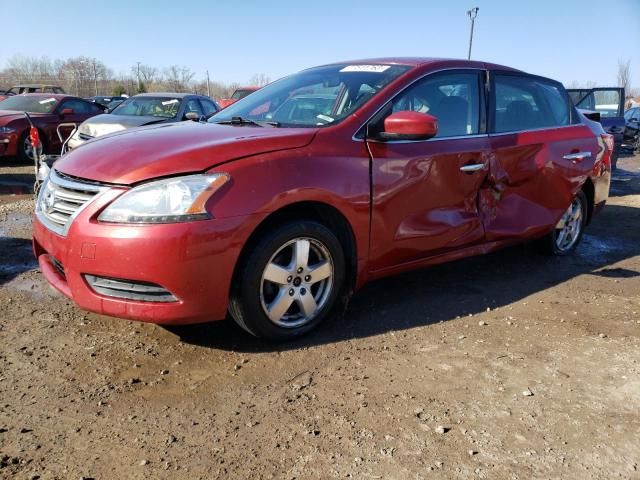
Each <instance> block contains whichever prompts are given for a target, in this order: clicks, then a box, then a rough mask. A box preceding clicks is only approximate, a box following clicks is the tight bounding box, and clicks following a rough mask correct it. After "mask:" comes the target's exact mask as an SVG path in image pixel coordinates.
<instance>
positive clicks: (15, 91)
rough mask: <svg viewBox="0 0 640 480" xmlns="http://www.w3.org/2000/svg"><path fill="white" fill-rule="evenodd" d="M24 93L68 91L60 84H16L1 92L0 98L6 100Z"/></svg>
mask: <svg viewBox="0 0 640 480" xmlns="http://www.w3.org/2000/svg"><path fill="white" fill-rule="evenodd" d="M22 93H66V92H65V91H64V88H62V87H59V86H58V85H44V84H35V83H34V84H27V85H15V86H13V87H11V88H10V89H9V90H7V91H6V92H4V93H1V94H0V100H4V99H5V98H7V97H10V96H11V95H20V94H22Z"/></svg>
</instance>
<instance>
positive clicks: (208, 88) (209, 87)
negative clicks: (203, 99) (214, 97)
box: [207, 70, 211, 98]
mask: <svg viewBox="0 0 640 480" xmlns="http://www.w3.org/2000/svg"><path fill="white" fill-rule="evenodd" d="M207 97H209V98H211V83H210V82H209V70H207Z"/></svg>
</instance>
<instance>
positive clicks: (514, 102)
mask: <svg viewBox="0 0 640 480" xmlns="http://www.w3.org/2000/svg"><path fill="white" fill-rule="evenodd" d="M570 112H571V106H570V104H569V99H568V97H567V95H566V93H565V90H564V88H563V87H562V86H561V85H560V84H558V83H555V82H552V81H546V80H544V79H539V78H534V77H526V76H516V75H496V76H495V82H494V102H493V123H494V128H493V131H494V132H496V133H503V132H516V131H520V130H532V129H537V128H553V127H561V126H564V125H569V124H570V122H571V114H570Z"/></svg>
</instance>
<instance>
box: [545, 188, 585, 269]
mask: <svg viewBox="0 0 640 480" xmlns="http://www.w3.org/2000/svg"><path fill="white" fill-rule="evenodd" d="M586 224H587V196H586V195H585V194H584V192H583V191H582V190H580V191H579V192H578V194H577V195H576V196H575V198H574V199H573V201H572V202H571V205H569V208H567V211H566V212H564V214H563V215H562V218H560V221H559V222H558V223H557V224H556V226H555V228H554V229H553V231H552V232H551V233H549V234H548V235H547V236H546V237H544V238H542V239H541V246H542V247H543V251H544V252H545V253H547V254H550V255H558V256H562V255H568V254H569V253H571V252H573V251H574V250H575V249H576V247H577V246H578V244H579V243H580V240H581V239H582V234H583V233H584V227H585V226H586Z"/></svg>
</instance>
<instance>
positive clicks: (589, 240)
mask: <svg viewBox="0 0 640 480" xmlns="http://www.w3.org/2000/svg"><path fill="white" fill-rule="evenodd" d="M626 248H627V246H626V244H625V242H623V241H622V240H620V239H618V238H602V237H597V236H595V235H589V234H586V233H585V234H584V235H583V236H582V241H581V243H580V245H578V248H577V249H576V253H577V254H578V255H580V256H581V257H583V258H586V259H590V260H597V261H600V260H601V259H602V257H603V256H608V255H614V254H619V253H621V252H623V251H625V250H626Z"/></svg>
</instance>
